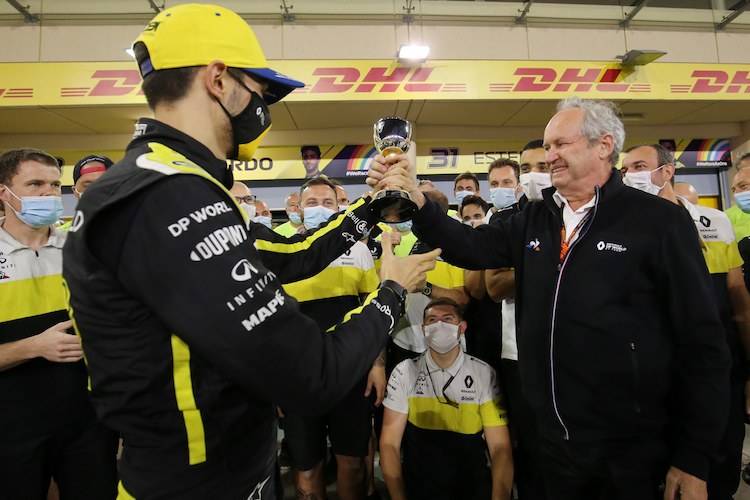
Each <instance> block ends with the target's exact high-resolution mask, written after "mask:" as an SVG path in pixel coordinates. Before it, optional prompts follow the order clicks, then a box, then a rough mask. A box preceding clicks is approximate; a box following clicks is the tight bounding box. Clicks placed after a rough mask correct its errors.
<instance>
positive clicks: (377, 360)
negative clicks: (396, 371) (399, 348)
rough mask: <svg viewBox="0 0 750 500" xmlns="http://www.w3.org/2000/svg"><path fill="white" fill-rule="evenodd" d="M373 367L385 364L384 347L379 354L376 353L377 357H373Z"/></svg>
mask: <svg viewBox="0 0 750 500" xmlns="http://www.w3.org/2000/svg"><path fill="white" fill-rule="evenodd" d="M372 366H373V367H375V366H385V347H384V348H383V350H382V351H380V354H378V357H377V358H375V362H374V363H373V364H372Z"/></svg>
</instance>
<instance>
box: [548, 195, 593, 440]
mask: <svg viewBox="0 0 750 500" xmlns="http://www.w3.org/2000/svg"><path fill="white" fill-rule="evenodd" d="M594 196H595V197H596V201H595V202H594V207H593V209H592V210H593V211H594V212H593V213H592V214H591V220H589V221H588V222H587V223H586V227H584V228H583V232H582V233H581V234H579V235H578V238H577V239H576V240H575V241H574V242H573V243H572V244H571V245H570V248H569V249H568V252H567V253H566V254H565V258H563V261H562V262H560V263H558V264H557V284H556V285H555V300H554V301H553V302H552V330H551V331H550V339H549V367H550V379H551V383H552V407H553V408H554V410H555V416H556V417H557V421H558V422H560V425H562V428H563V430H564V431H565V435H564V436H563V439H565V440H566V441H569V440H570V431H569V430H568V426H567V425H565V422H563V419H562V417H561V416H560V410H559V409H558V408H557V394H556V392H555V356H554V352H555V326H556V325H555V321H556V320H557V297H558V294H559V293H560V283H561V281H562V275H563V272H564V271H565V265H566V264H567V263H568V259H570V254H571V253H573V250H574V249H575V247H576V245H578V243H579V242H580V241H581V240H582V239H583V238H584V237H585V236H586V234H587V233H588V232H589V228H590V227H591V225H592V224H593V223H594V219H595V218H596V210H597V208H598V207H599V186H596V189H595V194H594ZM560 218H561V219H563V220H562V223H563V224H565V219H564V218H563V215H562V214H560Z"/></svg>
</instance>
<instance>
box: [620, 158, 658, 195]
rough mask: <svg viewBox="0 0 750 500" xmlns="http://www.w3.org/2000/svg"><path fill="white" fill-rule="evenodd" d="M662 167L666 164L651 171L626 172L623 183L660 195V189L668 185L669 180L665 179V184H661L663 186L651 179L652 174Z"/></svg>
mask: <svg viewBox="0 0 750 500" xmlns="http://www.w3.org/2000/svg"><path fill="white" fill-rule="evenodd" d="M662 168H664V165H662V166H661V167H659V168H657V169H656V170H652V171H651V172H626V173H625V178H624V179H623V180H622V183H623V184H625V185H626V186H630V187H632V188H635V189H638V190H640V191H644V192H646V193H648V194H652V195H654V196H658V195H659V191H661V190H662V189H663V188H664V186H666V185H667V182H666V181H665V182H664V184H662V185H661V187H660V186H657V185H656V184H654V182H653V181H652V180H651V174H653V173H654V172H656V171H658V170H660V169H662Z"/></svg>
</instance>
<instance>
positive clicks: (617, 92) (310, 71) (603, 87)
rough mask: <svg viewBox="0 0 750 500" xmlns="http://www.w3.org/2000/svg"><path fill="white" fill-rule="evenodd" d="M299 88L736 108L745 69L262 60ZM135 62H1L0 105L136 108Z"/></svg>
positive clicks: (391, 95) (749, 82) (322, 95)
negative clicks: (708, 103) (729, 103)
mask: <svg viewBox="0 0 750 500" xmlns="http://www.w3.org/2000/svg"><path fill="white" fill-rule="evenodd" d="M270 65H271V66H272V67H273V68H274V69H275V70H277V71H280V72H282V73H285V74H288V75H290V76H292V77H294V78H297V79H299V80H302V81H303V82H305V83H306V84H307V85H306V86H305V87H304V88H302V89H297V90H295V91H294V92H293V93H292V94H291V95H290V96H289V97H288V98H287V100H290V101H371V100H405V99H445V100H463V99H467V100H471V99H483V100H484V99H493V100H497V99H500V100H513V99H521V100H528V99H552V100H556V99H560V98H562V97H565V96H567V95H571V94H577V95H580V96H581V97H595V98H603V99H649V100H707V99H711V100H714V99H721V100H744V99H747V97H748V94H750V65H742V64H681V63H680V64H678V63H651V64H648V65H646V66H636V67H622V66H621V65H620V64H619V63H614V62H602V63H592V62H561V61H555V62H548V61H533V62H531V61H429V62H427V63H424V64H422V65H419V66H416V67H408V66H400V65H399V64H397V63H396V62H395V61H387V60H385V61H362V60H356V61H344V60H330V61H329V60H312V61H271V63H270ZM140 82H141V78H140V75H139V74H138V70H137V69H136V67H135V62H109V63H106V62H102V63H89V62H71V63H6V64H0V106H65V105H75V106H81V105H88V104H91V105H96V104H143V103H145V98H144V96H143V93H142V92H141V88H140Z"/></svg>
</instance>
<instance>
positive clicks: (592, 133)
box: [557, 95, 625, 167]
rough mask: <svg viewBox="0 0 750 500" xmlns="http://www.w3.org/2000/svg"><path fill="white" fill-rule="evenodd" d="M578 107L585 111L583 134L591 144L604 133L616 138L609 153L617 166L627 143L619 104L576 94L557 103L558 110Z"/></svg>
mask: <svg viewBox="0 0 750 500" xmlns="http://www.w3.org/2000/svg"><path fill="white" fill-rule="evenodd" d="M571 108H578V109H582V110H583V112H584V115H583V119H582V120H581V127H580V128H581V135H582V136H584V137H585V138H586V139H588V140H589V145H593V144H594V143H596V142H597V141H598V140H599V138H600V137H601V136H603V135H606V134H610V135H611V136H612V137H613V138H614V149H613V150H612V154H611V155H609V162H610V163H611V164H612V167H615V166H617V162H618V161H619V159H620V151H622V147H623V145H624V144H625V126H624V125H623V124H622V122H621V121H620V119H619V118H618V117H617V111H618V108H617V105H616V104H615V103H613V102H609V101H601V100H597V99H581V98H580V97H578V96H576V95H574V96H570V97H567V98H565V99H563V100H562V101H560V102H558V103H557V111H558V112H560V111H563V110H565V109H571Z"/></svg>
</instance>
